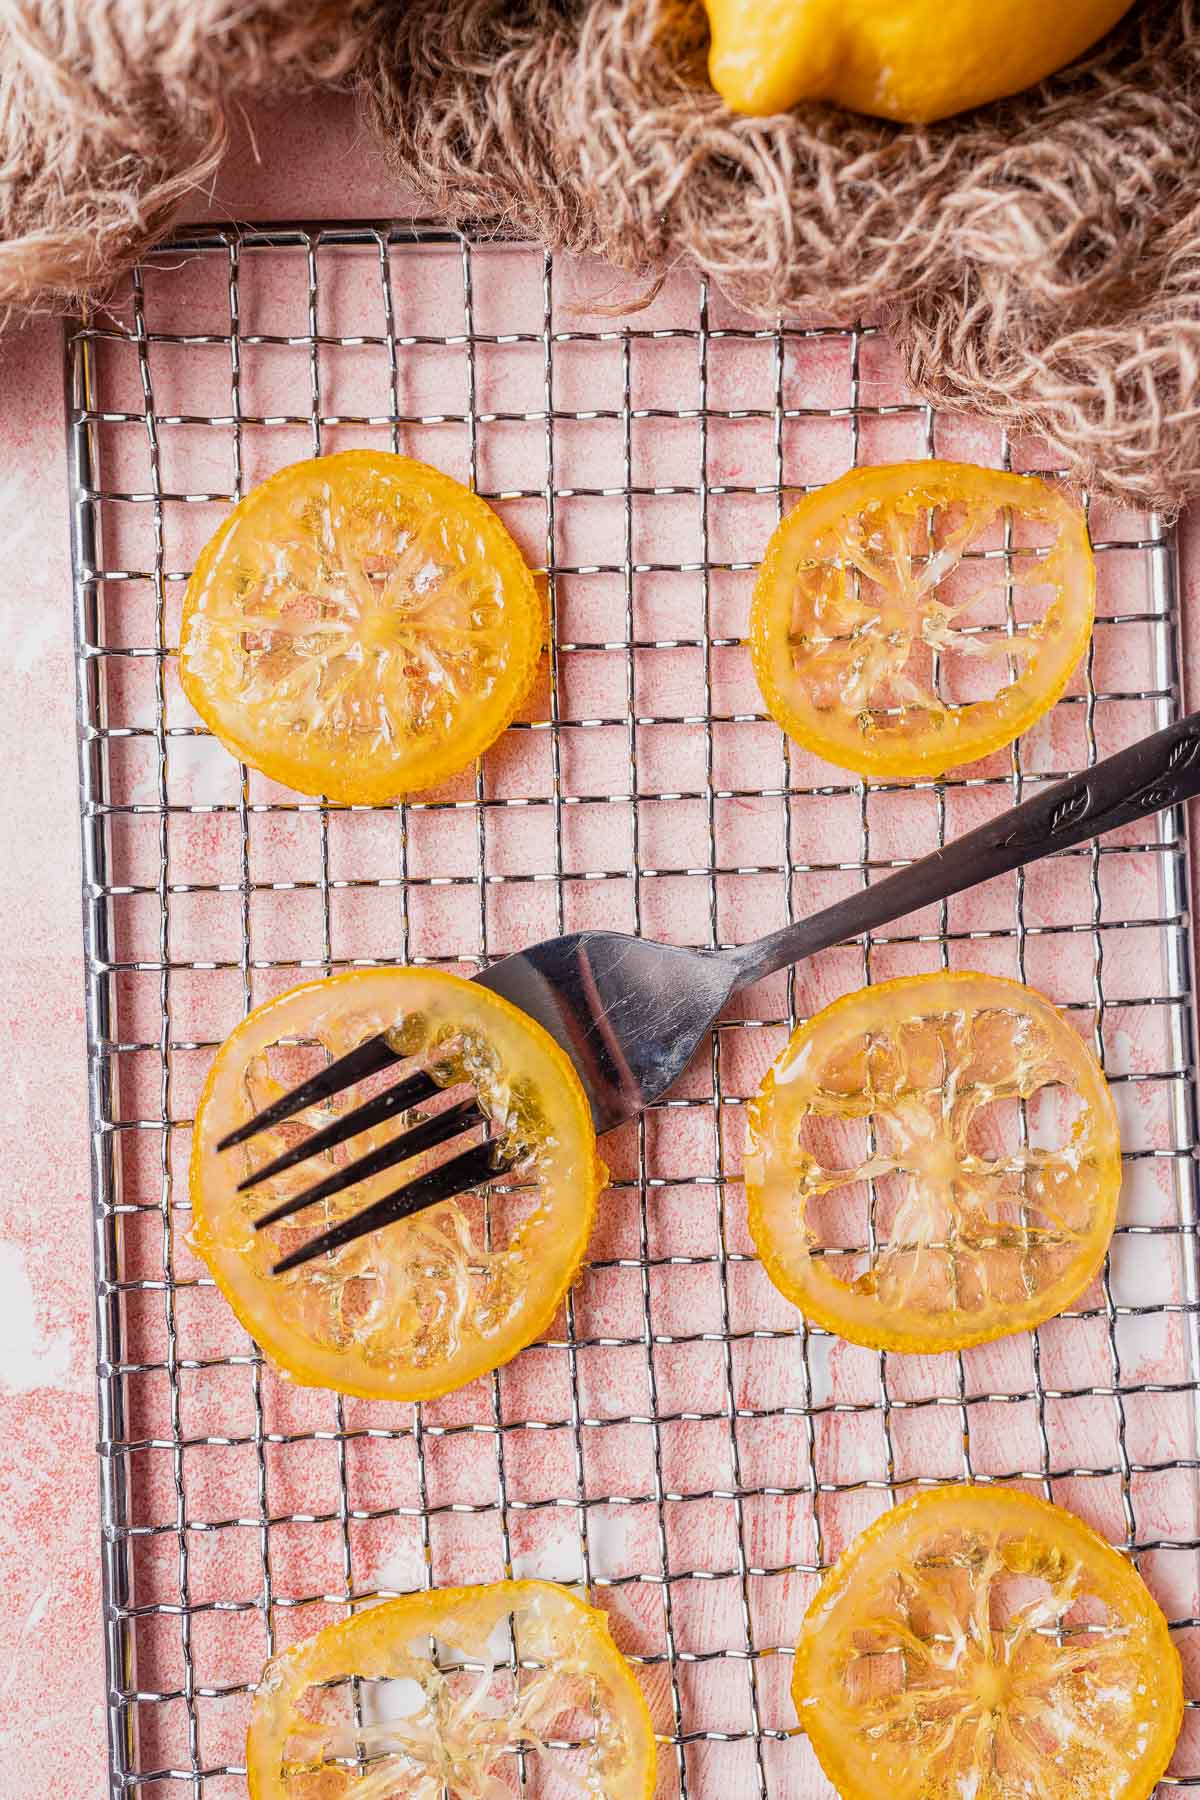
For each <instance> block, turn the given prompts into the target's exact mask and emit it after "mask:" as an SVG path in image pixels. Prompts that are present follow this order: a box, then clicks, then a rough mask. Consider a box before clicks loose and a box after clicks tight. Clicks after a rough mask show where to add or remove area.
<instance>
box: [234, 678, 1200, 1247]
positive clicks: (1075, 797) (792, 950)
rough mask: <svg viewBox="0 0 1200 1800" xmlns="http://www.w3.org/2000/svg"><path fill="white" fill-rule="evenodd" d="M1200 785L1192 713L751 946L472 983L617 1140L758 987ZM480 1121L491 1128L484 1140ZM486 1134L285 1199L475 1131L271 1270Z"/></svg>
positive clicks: (675, 950) (442, 1179)
mask: <svg viewBox="0 0 1200 1800" xmlns="http://www.w3.org/2000/svg"><path fill="white" fill-rule="evenodd" d="M1198 792H1200V713H1190V714H1189V715H1188V716H1187V717H1186V718H1183V719H1180V720H1179V721H1178V722H1177V723H1176V724H1174V725H1171V726H1168V727H1167V729H1166V730H1164V731H1159V732H1156V733H1155V734H1154V735H1153V736H1151V737H1147V738H1143V739H1142V740H1141V742H1140V743H1137V744H1134V745H1132V746H1131V747H1130V748H1129V749H1127V750H1121V751H1119V752H1118V753H1117V754H1116V755H1115V756H1110V757H1107V758H1105V760H1104V761H1103V762H1099V763H1097V764H1096V765H1095V766H1094V767H1093V768H1090V769H1087V770H1086V771H1085V772H1084V773H1083V774H1081V775H1076V776H1073V777H1071V778H1070V779H1069V780H1067V781H1061V782H1058V783H1056V784H1055V785H1054V786H1053V787H1050V788H1047V789H1046V790H1045V792H1044V793H1040V794H1035V795H1034V797H1033V798H1032V799H1030V800H1026V801H1023V802H1022V804H1021V805H1020V806H1014V807H1012V808H1011V809H1010V810H1009V811H1007V812H1004V813H1001V814H1000V816H999V817H998V818H995V819H991V820H989V821H988V823H987V824H985V825H980V826H979V827H978V828H977V829H976V830H974V831H969V832H967V833H966V834H965V835H964V836H962V837H959V838H956V839H954V840H953V841H952V842H951V843H949V844H947V845H946V846H945V847H944V848H942V849H938V850H934V851H933V852H932V853H931V854H930V855H928V856H923V857H921V858H920V860H919V861H916V862H912V863H909V864H907V865H905V866H904V867H903V868H900V869H897V870H896V871H895V872H894V873H893V874H890V875H888V876H886V877H885V878H884V879H883V880H882V881H877V882H874V883H872V884H871V885H869V886H867V887H864V888H862V889H860V890H859V891H858V892H856V893H853V894H850V895H848V896H847V897H846V898H845V899H844V900H839V901H837V902H835V904H834V905H832V906H827V907H824V908H822V910H821V911H819V912H815V913H811V914H810V915H809V916H808V917H807V918H804V919H800V920H798V921H796V922H795V923H794V924H791V925H785V926H783V927H782V928H781V929H780V930H778V931H773V932H771V933H770V934H769V935H768V936H767V937H763V938H759V939H757V940H756V941H755V942H753V943H750V944H740V945H736V946H734V947H732V948H730V949H724V950H690V949H684V948H681V947H680V946H678V945H674V944H660V943H654V942H652V941H651V940H650V939H648V938H641V937H633V936H630V935H629V934H627V933H624V932H618V931H574V932H569V933H568V934H567V935H566V936H565V937H556V938H547V939H546V940H545V941H544V942H543V943H540V944H534V945H533V946H532V948H531V949H528V950H520V951H517V952H516V954H514V955H512V956H506V957H504V958H502V959H501V960H500V961H499V962H495V963H493V964H492V965H491V966H490V967H489V968H487V969H484V970H482V971H481V973H480V974H478V975H477V976H476V977H475V979H476V981H478V982H479V984H480V986H481V987H486V988H490V989H491V990H492V992H493V993H496V994H501V995H503V997H504V998H505V999H506V1000H509V1001H511V1002H512V1004H513V1005H514V1006H518V1007H520V1008H521V1010H522V1011H523V1012H525V1013H528V1014H529V1016H530V1017H531V1018H533V1019H536V1020H537V1021H538V1023H539V1024H540V1025H542V1026H544V1028H545V1029H546V1030H547V1031H548V1032H549V1033H550V1035H551V1037H552V1038H554V1039H555V1040H556V1041H557V1042H558V1043H559V1044H560V1045H561V1046H562V1048H563V1049H564V1050H565V1051H566V1053H567V1055H568V1056H569V1057H570V1059H571V1061H572V1063H573V1064H574V1066H575V1069H576V1071H577V1073H578V1075H579V1078H580V1080H581V1082H582V1083H583V1087H584V1091H585V1093H586V1095H587V1098H588V1103H589V1105H590V1106H591V1110H592V1118H593V1120H594V1122H595V1126H596V1130H597V1131H598V1132H604V1131H609V1130H611V1129H612V1127H613V1126H614V1125H620V1124H622V1123H623V1122H624V1121H625V1120H627V1119H630V1118H633V1117H634V1115H635V1114H637V1113H639V1112H640V1111H641V1110H642V1109H643V1108H644V1107H646V1106H648V1105H649V1104H650V1103H651V1101H653V1100H657V1099H658V1098H659V1097H660V1096H661V1095H662V1094H664V1093H666V1091H667V1090H668V1089H669V1088H670V1087H671V1085H672V1083H673V1082H674V1081H675V1080H676V1079H677V1078H678V1077H679V1076H680V1075H681V1074H682V1072H683V1070H684V1069H685V1068H686V1066H687V1064H688V1063H689V1062H690V1060H691V1058H692V1056H693V1054H694V1052H695V1050H696V1048H697V1046H698V1045H699V1044H700V1042H701V1040H702V1039H703V1038H704V1036H705V1034H706V1033H707V1032H708V1030H709V1029H710V1027H711V1026H712V1024H713V1023H714V1021H715V1020H716V1019H717V1017H718V1015H719V1014H720V1012H721V1011H722V1009H723V1008H724V1006H725V1004H726V1002H727V1001H728V1000H729V998H730V996H731V995H733V994H735V993H738V992H739V991H740V990H741V989H742V988H745V987H749V986H750V984H751V983H752V982H755V981H759V980H761V979H762V977H763V976H765V975H771V974H773V973H775V971H776V970H778V969H782V968H785V967H787V966H788V965H789V964H792V963H797V962H801V961H802V960H803V959H804V958H805V957H808V956H812V955H813V953H814V952H815V951H817V950H825V949H828V948H829V947H830V946H831V945H833V944H839V943H842V942H844V941H846V940H847V939H852V938H857V937H860V936H861V935H862V934H863V933H864V932H869V931H872V930H875V929H877V928H878V927H879V926H882V925H887V924H890V923H892V922H893V921H894V920H896V919H899V918H902V917H903V916H904V914H905V913H910V912H914V911H916V910H917V909H918V908H920V907H924V906H929V905H931V904H933V903H936V902H937V901H940V900H947V899H949V898H950V896H951V895H952V894H958V893H961V892H962V891H963V889H965V888H969V887H973V886H975V885H977V884H978V883H980V882H983V881H988V880H990V879H991V878H992V877H993V876H996V875H1003V874H1006V873H1007V872H1008V871H1010V870H1012V869H1017V868H1020V867H1022V866H1024V865H1026V864H1029V863H1032V862H1036V861H1037V860H1038V859H1039V858H1040V857H1043V856H1050V855H1053V854H1055V853H1056V852H1059V851H1062V850H1069V849H1071V848H1072V847H1073V846H1074V845H1076V844H1081V843H1084V842H1086V841H1087V840H1088V839H1090V838H1093V837H1099V836H1100V835H1101V834H1102V833H1104V832H1107V831H1113V830H1115V829H1116V828H1117V827H1118V826H1121V825H1128V824H1130V823H1132V822H1133V821H1134V820H1136V819H1143V818H1146V817H1148V816H1149V815H1150V814H1152V813H1156V812H1159V811H1161V810H1162V808H1164V807H1167V806H1174V805H1176V804H1178V803H1180V802H1182V801H1184V800H1188V799H1190V798H1191V797H1192V796H1193V795H1194V794H1196V793H1198ZM401 1060H402V1058H401V1056H400V1055H399V1054H398V1053H397V1052H396V1051H395V1050H393V1049H392V1047H391V1045H390V1044H388V1042H387V1041H386V1039H385V1038H383V1037H382V1036H380V1037H373V1038H368V1039H367V1040H366V1041H365V1042H363V1043H362V1044H359V1045H358V1046H357V1047H356V1048H355V1049H354V1050H351V1051H349V1052H348V1053H347V1054H346V1055H344V1056H340V1057H338V1058H337V1059H336V1060H335V1061H334V1062H332V1063H330V1064H329V1065H328V1067H326V1068H324V1069H322V1070H320V1071H319V1072H318V1073H317V1074H316V1075H314V1076H312V1077H311V1078H310V1079H309V1080H307V1081H304V1082H301V1084H300V1085H299V1086H298V1087H295V1088H293V1089H291V1091H290V1092H288V1093H286V1094H284V1095H282V1096H281V1097H280V1098H279V1099H278V1100H276V1101H274V1102H273V1103H272V1104H271V1105H270V1106H268V1107H266V1108H265V1109H264V1110H263V1111H262V1112H260V1113H257V1114H256V1115H255V1116H254V1118H252V1119H249V1120H248V1121H247V1122H246V1123H245V1124H244V1125H242V1126H240V1127H239V1128H238V1129H237V1130H236V1131H234V1132H231V1133H230V1134H229V1136H228V1137H226V1138H224V1139H223V1140H222V1142H221V1144H220V1145H219V1146H218V1147H219V1148H220V1149H221V1150H226V1149H230V1148H232V1147H233V1146H234V1145H237V1144H243V1143H246V1142H248V1141H249V1140H250V1139H251V1138H253V1137H255V1136H256V1135H257V1134H258V1133H260V1132H262V1131H264V1130H267V1129H269V1128H270V1127H273V1126H275V1125H277V1124H279V1123H280V1122H281V1121H283V1120H284V1119H289V1118H292V1117H294V1115H295V1114H296V1113H298V1112H302V1111H303V1110H304V1109H305V1108H307V1107H310V1106H313V1105H316V1104H318V1103H319V1102H322V1101H325V1100H329V1099H332V1098H333V1097H334V1096H335V1095H337V1094H339V1093H341V1092H343V1091H344V1090H345V1089H346V1088H349V1087H351V1086H353V1085H354V1084H355V1083H356V1082H359V1081H363V1080H366V1079H367V1078H368V1077H370V1076H373V1075H376V1074H378V1073H380V1072H381V1071H382V1070H384V1069H386V1068H387V1067H389V1066H390V1065H392V1064H394V1063H397V1062H399V1061H401ZM441 1092H442V1090H441V1089H440V1088H439V1087H438V1085H437V1083H436V1082H435V1081H434V1080H433V1078H432V1077H431V1076H430V1075H428V1074H426V1073H424V1072H423V1071H419V1072H417V1073H416V1074H412V1075H409V1076H407V1077H405V1079H403V1080H401V1081H398V1082H397V1083H396V1084H395V1085H394V1086H392V1087H390V1088H386V1089H385V1090H384V1091H383V1092H382V1093H380V1094H377V1095H376V1096H374V1097H373V1098H372V1099H369V1100H366V1101H364V1102H363V1103H362V1104H361V1105H359V1106H357V1107H355V1108H353V1109H352V1110H351V1111H349V1112H347V1113H344V1114H343V1115H342V1116H341V1117H340V1118H336V1119H334V1120H333V1122H332V1123H331V1124H329V1125H327V1126H325V1127H324V1128H323V1129H322V1130H319V1131H317V1132H315V1133H314V1134H313V1135H312V1136H311V1137H309V1138H306V1139H305V1140H304V1141H303V1142H302V1143H299V1144H296V1145H294V1146H293V1147H292V1148H291V1149H289V1150H286V1151H284V1152H283V1154H282V1155H280V1156H277V1157H275V1158H274V1159H273V1160H271V1161H270V1162H268V1163H266V1164H265V1165H264V1166H263V1167H261V1168H259V1169H256V1170H255V1171H254V1172H253V1173H252V1174H250V1175H249V1176H247V1177H246V1179H245V1180H244V1181H242V1182H241V1183H240V1184H239V1191H243V1190H247V1189H250V1188H253V1187H256V1186H257V1185H258V1184H259V1183H260V1182H263V1181H267V1180H269V1179H270V1178H271V1177H272V1176H274V1175H277V1174H280V1173H282V1172H283V1171H285V1170H287V1169H291V1168H295V1167H296V1166H298V1165H299V1164H300V1163H302V1162H305V1161H307V1160H308V1159H309V1158H310V1157H313V1156H317V1155H319V1154H321V1153H322V1152H323V1151H325V1150H331V1149H333V1148H334V1147H335V1146H337V1145H338V1144H342V1143H345V1142H347V1141H349V1140H350V1139H351V1138H353V1137H356V1136H358V1134H359V1133H360V1132H363V1131H366V1130H369V1129H371V1128H373V1127H375V1126H377V1125H380V1124H382V1123H383V1122H384V1121H385V1120H387V1119H389V1118H391V1117H394V1116H396V1115H398V1114H403V1113H408V1112H412V1111H413V1110H414V1109H415V1108H418V1107H419V1106H421V1105H422V1104H423V1103H424V1102H425V1101H428V1100H431V1099H432V1098H433V1097H434V1096H435V1095H437V1094H439V1093H441ZM481 1128H482V1129H483V1131H484V1133H485V1135H484V1137H483V1138H482V1139H479V1137H478V1134H479V1132H480V1130H481ZM486 1130H487V1121H486V1120H485V1119H484V1117H483V1114H482V1113H481V1111H480V1109H479V1107H478V1106H477V1105H476V1104H475V1102H474V1101H473V1100H460V1101H458V1102H457V1103H455V1104H452V1105H450V1106H449V1107H447V1108H446V1109H445V1110H443V1111H441V1112H436V1113H432V1114H419V1113H418V1114H417V1116H416V1118H415V1119H414V1121H413V1122H412V1123H411V1124H410V1125H409V1127H408V1129H407V1130H406V1131H404V1132H402V1133H401V1134H399V1135H398V1136H397V1137H395V1138H392V1139H391V1140H390V1141H388V1142H386V1143H384V1144H382V1145H381V1146H379V1147H377V1148H375V1149H373V1150H370V1151H368V1152H367V1153H366V1154H365V1155H363V1156H360V1157H358V1158H357V1159H356V1160H355V1161H353V1162H350V1163H347V1164H346V1165H345V1166H344V1167H342V1168H340V1169H338V1170H336V1171H335V1172H334V1173H333V1174H331V1175H329V1176H327V1177H325V1178H324V1179H323V1180H321V1181H318V1182H316V1183H315V1184H314V1185H313V1186H311V1187H308V1188H305V1189H304V1190H303V1191H302V1192H301V1193H299V1194H294V1195H290V1196H289V1197H288V1198H287V1199H286V1200H284V1201H283V1202H281V1203H280V1204H279V1205H277V1206H275V1207H273V1208H272V1209H271V1210H270V1211H269V1212H267V1213H266V1214H264V1215H263V1217H261V1218H260V1219H258V1220H257V1221H256V1225H255V1228H256V1229H257V1230H261V1229H262V1228H263V1227H264V1226H267V1225H272V1224H276V1223H278V1222H279V1221H280V1220H282V1219H284V1218H287V1217H290V1216H291V1215H293V1214H294V1213H297V1212H299V1211H301V1210H303V1209H304V1208H305V1207H308V1206H311V1205H313V1204H314V1203H315V1202H317V1201H320V1200H326V1199H330V1198H332V1197H333V1196H334V1195H335V1194H338V1193H341V1192H344V1190H345V1189H346V1188H348V1187H350V1186H352V1185H353V1184H354V1183H355V1182H358V1181H362V1180H364V1179H365V1178H366V1177H368V1176H374V1175H378V1174H380V1173H382V1172H384V1171H385V1170H387V1169H390V1168H395V1167H397V1166H398V1165H399V1164H402V1163H404V1162H408V1161H410V1160H411V1159H412V1158H413V1157H415V1156H419V1155H422V1154H424V1152H426V1151H427V1150H431V1149H433V1148H434V1147H436V1146H437V1145H439V1144H443V1143H447V1142H450V1141H451V1140H453V1139H456V1138H459V1137H466V1136H468V1135H470V1136H472V1137H474V1138H475V1139H476V1140H477V1141H475V1142H473V1143H471V1144H470V1145H469V1147H467V1148H465V1149H460V1150H459V1151H458V1152H457V1153H456V1154H455V1155H453V1156H451V1157H449V1158H448V1159H447V1160H446V1161H445V1162H443V1163H442V1164H440V1165H439V1166H438V1167H435V1168H434V1169H432V1170H429V1171H427V1172H426V1173H424V1174H422V1175H420V1176H418V1177H417V1178H416V1179H415V1180H412V1181H409V1182H407V1183H405V1184H403V1185H402V1186H400V1187H398V1188H397V1189H396V1190H395V1191H394V1192H392V1193H390V1194H386V1195H384V1196H383V1197H382V1198H381V1199H379V1200H377V1201H374V1202H373V1203H372V1204H371V1205H369V1206H367V1207H366V1208H364V1209H363V1210H362V1211H361V1212H358V1213H353V1214H351V1215H349V1216H347V1217H346V1218H344V1219H342V1220H340V1221H339V1222H338V1223H337V1224H335V1225H332V1226H331V1227H330V1228H329V1229H328V1230H327V1231H323V1232H321V1233H320V1234H319V1235H318V1236H316V1237H314V1238H312V1239H311V1240H310V1241H309V1242H307V1243H305V1244H303V1245H301V1246H300V1248H299V1249H296V1250H294V1251H292V1252H291V1253H290V1254H289V1255H287V1256H285V1257H283V1258H282V1260H281V1261H279V1262H277V1263H276V1264H275V1265H274V1273H276V1274H283V1273H285V1272H286V1271H287V1270H289V1269H293V1268H296V1267H298V1266H299V1265H300V1264H302V1263H306V1262H309V1261H311V1260H312V1259H313V1258H314V1257H317V1256H321V1255H324V1254H325V1253H326V1252H328V1251H333V1250H338V1249H340V1248H341V1247H342V1246H343V1245H345V1244H348V1243H351V1242H352V1241H353V1240H354V1239H356V1238H359V1237H362V1236H365V1235H366V1234H367V1233H368V1232H373V1231H378V1230H381V1229H382V1228H383V1227H384V1226H386V1225H390V1224H393V1223H395V1222H396V1221H397V1220H399V1219H403V1218H408V1217H410V1216H411V1215H412V1214H413V1213H417V1212H420V1211H422V1210H423V1209H424V1208H426V1207H429V1206H434V1205H436V1204H437V1203H438V1202H439V1201H442V1200H446V1199H449V1198H450V1197H451V1196H452V1195H454V1194H458V1193H465V1192H467V1191H468V1190H469V1189H472V1188H475V1187H478V1186H481V1185H483V1184H484V1183H486V1182H488V1181H490V1180H493V1179H494V1178H495V1177H497V1176H498V1175H502V1174H504V1173H507V1172H508V1171H509V1170H510V1169H511V1167H512V1164H511V1162H506V1161H505V1160H504V1159H503V1157H501V1156H498V1154H497V1150H496V1146H495V1145H494V1144H492V1143H490V1142H489V1141H488V1139H487V1136H486Z"/></svg>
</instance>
